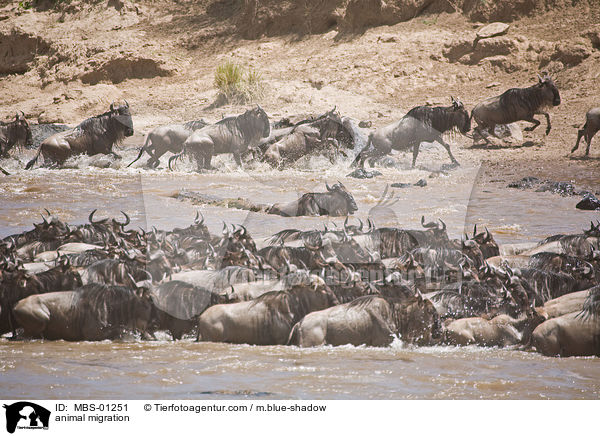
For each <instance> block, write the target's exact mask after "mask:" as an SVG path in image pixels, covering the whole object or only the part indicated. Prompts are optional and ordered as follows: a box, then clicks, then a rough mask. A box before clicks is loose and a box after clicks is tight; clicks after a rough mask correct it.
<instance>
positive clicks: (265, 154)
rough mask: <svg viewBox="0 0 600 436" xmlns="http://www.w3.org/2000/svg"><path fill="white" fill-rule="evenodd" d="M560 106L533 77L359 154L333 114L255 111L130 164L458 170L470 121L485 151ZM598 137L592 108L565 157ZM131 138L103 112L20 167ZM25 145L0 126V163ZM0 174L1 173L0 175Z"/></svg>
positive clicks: (147, 148) (411, 122)
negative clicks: (434, 146)
mask: <svg viewBox="0 0 600 436" xmlns="http://www.w3.org/2000/svg"><path fill="white" fill-rule="evenodd" d="M560 103H561V99H560V94H559V91H558V89H557V87H556V85H555V84H554V82H553V80H552V79H551V78H550V77H548V76H545V77H541V76H540V77H539V81H538V83H536V84H534V85H532V86H530V87H527V88H511V89H509V90H507V91H505V92H504V93H503V94H501V95H499V96H496V97H491V98H488V99H486V100H484V101H483V102H481V103H479V104H477V105H476V106H475V107H474V108H473V110H472V112H471V114H470V115H469V113H468V111H467V110H466V109H465V107H464V105H463V103H462V102H461V101H460V100H458V99H454V98H452V105H451V106H449V107H441V106H440V107H429V106H417V107H414V108H413V109H411V110H410V111H409V112H408V113H407V114H406V115H405V116H404V117H403V118H402V119H400V120H399V121H396V122H394V123H392V124H390V125H387V126H385V127H381V128H379V129H375V130H374V131H372V132H371V133H370V134H369V135H368V138H365V139H366V141H365V142H366V145H364V146H363V144H362V141H359V140H358V138H357V136H359V130H358V129H357V127H356V125H355V124H354V123H353V121H352V120H351V119H350V118H347V117H341V116H340V115H339V113H338V112H337V111H336V110H335V108H334V109H333V110H332V111H330V112H327V113H325V114H324V115H322V116H320V117H315V118H310V119H306V120H301V121H299V122H296V123H291V122H289V120H287V119H284V120H281V121H280V122H278V123H274V124H273V126H271V123H270V122H269V118H268V116H267V114H266V113H265V111H264V110H263V109H262V108H261V107H260V106H257V107H256V108H254V109H250V110H248V111H246V112H245V113H243V114H241V115H239V116H232V117H227V118H224V119H223V120H220V121H219V122H217V123H216V124H212V125H211V124H208V123H207V122H206V121H204V120H197V121H190V122H187V123H184V124H170V125H166V126H160V127H157V128H155V129H154V130H152V131H151V132H150V133H148V135H147V137H146V140H145V143H144V145H143V147H142V148H141V149H140V152H139V155H138V157H137V158H136V159H135V160H134V161H133V162H131V163H130V164H129V165H128V166H130V165H131V164H133V163H134V162H135V161H137V160H138V159H140V158H141V157H142V155H143V154H144V153H147V154H148V155H149V156H150V160H149V161H148V163H147V166H149V167H151V168H156V167H157V166H158V165H159V164H160V160H159V159H160V157H161V156H162V155H164V154H165V153H167V152H171V153H174V155H173V156H172V157H171V158H170V159H169V168H171V166H172V164H173V162H174V161H176V160H177V159H178V158H179V157H181V156H183V155H188V156H190V157H192V158H193V159H195V161H196V163H197V167H198V170H199V171H200V170H206V169H212V168H213V167H212V165H211V159H212V157H213V156H214V155H216V154H225V153H231V154H233V157H234V159H235V161H236V163H237V164H238V165H242V157H243V156H244V155H250V156H251V157H252V158H253V159H258V160H262V161H264V162H267V163H269V164H270V165H272V166H274V167H277V168H283V167H285V166H286V165H289V164H291V163H293V162H295V161H296V160H298V159H299V158H301V157H303V156H305V155H309V154H314V153H319V154H324V155H326V156H327V157H329V158H330V159H331V160H332V161H333V159H335V157H336V156H338V155H340V154H341V155H345V156H348V153H347V150H355V149H356V150H357V154H356V158H355V160H354V163H355V164H359V165H360V166H361V167H362V166H363V165H364V162H365V160H367V159H368V160H369V162H370V163H371V164H372V163H373V162H374V161H375V160H376V159H377V158H379V157H382V156H385V155H386V154H389V153H390V152H391V151H392V150H399V151H410V150H412V152H413V159H412V166H413V167H414V166H415V163H416V160H417V156H418V153H419V148H420V144H421V143H422V142H438V143H440V144H441V145H443V146H444V148H445V149H446V150H447V152H448V155H449V157H450V159H451V161H452V163H453V164H458V162H457V161H456V159H455V158H454V156H453V155H452V152H451V150H450V145H449V144H448V143H447V142H446V141H445V140H444V138H443V135H444V134H445V133H447V132H450V131H457V132H460V133H461V134H464V135H467V134H468V132H469V131H470V130H471V121H472V120H473V119H474V120H475V122H476V123H477V126H476V127H475V128H474V134H473V139H474V140H476V139H477V138H479V137H481V138H483V139H484V140H485V142H486V143H488V144H489V143H490V139H489V137H490V136H495V135H496V132H495V127H496V126H497V125H503V124H509V123H513V122H516V121H528V122H531V123H533V125H532V126H531V127H527V128H526V129H525V130H533V129H535V128H536V127H537V126H538V125H539V124H540V121H538V120H537V119H535V118H534V115H536V114H540V115H544V116H545V117H546V122H547V127H546V135H547V134H549V133H550V129H551V124H550V115H549V114H548V112H547V111H548V108H550V107H552V106H557V105H559V104H560ZM598 130H600V108H593V109H591V110H590V111H588V113H587V114H586V123H585V126H584V127H583V128H582V129H581V130H579V132H578V136H577V143H576V145H575V147H574V148H573V150H572V151H571V152H574V151H575V150H577V148H578V146H579V142H580V140H581V138H582V137H583V138H585V141H586V142H587V148H586V153H585V154H586V156H587V155H588V154H589V149H590V144H591V141H592V138H593V136H594V135H595V134H596V132H597V131H598ZM131 135H133V121H132V117H131V114H130V111H129V104H127V102H126V104H125V105H121V106H117V105H115V104H112V105H111V106H110V110H109V111H108V112H106V113H103V114H101V115H98V116H95V117H92V118H89V119H87V120H85V121H83V122H82V123H81V124H79V125H78V126H77V127H75V128H73V129H70V130H67V131H65V132H60V133H57V134H55V135H52V136H51V137H49V138H46V139H45V140H44V141H43V142H42V144H41V145H40V147H39V150H38V152H37V154H36V156H35V157H34V158H33V159H32V160H31V161H30V162H28V163H27V165H26V168H27V169H29V168H32V167H33V166H34V165H35V163H36V162H37V160H38V158H39V156H40V155H42V156H43V157H44V159H45V161H46V162H47V163H48V164H61V163H63V162H64V161H65V160H66V159H67V158H69V157H70V156H73V155H77V154H88V155H95V154H99V153H103V154H112V155H114V156H115V157H118V155H117V154H116V153H115V152H114V151H113V150H112V148H113V146H114V145H115V144H119V143H120V142H121V141H122V140H123V139H124V138H125V137H128V136H131ZM29 142H31V130H30V129H29V125H28V124H27V121H26V120H25V118H24V115H23V114H22V113H21V114H17V116H16V118H15V121H14V122H12V123H9V124H2V125H0V156H6V155H7V153H8V151H9V150H10V149H11V148H12V147H14V146H15V145H25V144H27V143H29ZM2 172H4V173H5V174H6V171H4V170H2Z"/></svg>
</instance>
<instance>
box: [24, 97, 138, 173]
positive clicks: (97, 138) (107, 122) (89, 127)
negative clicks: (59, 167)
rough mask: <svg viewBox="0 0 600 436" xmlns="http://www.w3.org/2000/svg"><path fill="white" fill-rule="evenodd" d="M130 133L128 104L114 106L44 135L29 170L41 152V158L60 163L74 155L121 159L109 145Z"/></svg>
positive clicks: (29, 163)
mask: <svg viewBox="0 0 600 436" xmlns="http://www.w3.org/2000/svg"><path fill="white" fill-rule="evenodd" d="M132 135H133V121H132V120H131V113H130V112H129V103H127V101H126V102H125V104H124V105H121V106H116V105H115V104H114V103H113V104H111V105H110V110H109V111H108V112H105V113H103V114H101V115H96V116H95V117H92V118H88V119H87V120H85V121H83V122H82V123H81V124H79V125H78V126H77V127H75V128H73V129H70V130H66V131H64V132H61V133H57V134H55V135H52V136H50V137H49V138H46V139H45V140H44V142H42V144H41V145H40V148H39V149H38V152H37V154H36V155H35V157H34V158H33V159H32V160H30V161H29V162H28V163H27V166H26V167H25V168H26V169H30V168H31V167H33V165H34V164H35V163H36V162H37V160H38V158H39V157H40V154H41V155H43V156H44V159H46V160H50V161H53V162H57V163H63V162H64V161H66V160H67V159H68V158H69V157H71V156H74V155H77V154H88V155H90V156H93V155H95V154H112V155H113V156H115V157H117V158H120V156H119V155H118V154H116V153H115V152H114V151H113V149H112V147H113V145H115V144H117V143H119V142H121V141H122V140H123V139H124V138H125V137H127V136H132Z"/></svg>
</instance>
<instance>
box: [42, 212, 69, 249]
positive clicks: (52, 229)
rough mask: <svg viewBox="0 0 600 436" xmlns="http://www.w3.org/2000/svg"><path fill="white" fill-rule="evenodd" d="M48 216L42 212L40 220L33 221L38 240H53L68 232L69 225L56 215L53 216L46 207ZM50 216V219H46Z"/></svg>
mask: <svg viewBox="0 0 600 436" xmlns="http://www.w3.org/2000/svg"><path fill="white" fill-rule="evenodd" d="M46 213H47V214H48V216H47V217H46V215H43V214H42V220H43V221H42V222H41V223H39V224H37V223H34V224H33V226H34V232H35V234H36V238H37V239H38V240H40V241H53V240H55V239H58V238H61V237H64V236H67V235H68V234H69V232H70V229H69V226H68V225H67V224H65V223H63V222H62V221H61V220H59V219H58V218H56V217H53V216H52V215H51V214H50V212H49V211H48V210H47V209H46ZM48 218H50V220H48Z"/></svg>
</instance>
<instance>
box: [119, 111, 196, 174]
mask: <svg viewBox="0 0 600 436" xmlns="http://www.w3.org/2000/svg"><path fill="white" fill-rule="evenodd" d="M207 125H208V123H207V122H206V121H204V120H198V121H189V122H187V123H185V124H168V125H166V126H159V127H156V128H155V129H154V130H152V131H151V132H150V133H148V135H147V136H146V141H145V142H144V146H143V147H142V148H141V149H140V154H138V156H137V157H136V158H135V159H134V160H133V162H131V163H130V164H129V165H127V168H129V167H130V166H131V165H133V163H134V162H136V161H137V160H138V159H139V158H141V157H142V155H143V154H144V152H146V153H148V155H150V160H149V161H148V163H147V165H148V166H149V167H152V168H156V167H157V166H158V165H159V164H160V160H159V159H160V157H161V156H162V155H163V154H165V153H166V152H168V151H169V152H171V153H181V151H182V150H183V143H184V142H185V140H186V139H188V137H189V136H190V135H191V134H192V133H193V132H194V131H195V130H198V129H201V128H203V127H205V126H207Z"/></svg>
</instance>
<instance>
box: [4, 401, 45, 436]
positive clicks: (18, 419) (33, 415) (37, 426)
mask: <svg viewBox="0 0 600 436" xmlns="http://www.w3.org/2000/svg"><path fill="white" fill-rule="evenodd" d="M3 407H4V408H5V409H6V411H5V412H6V431H7V432H9V433H14V432H15V430H16V429H19V430H48V425H49V424H50V411H49V410H48V409H46V408H44V407H42V406H40V405H39V404H35V403H31V402H29V401H19V402H17V403H13V404H10V405H7V404H4V406H3Z"/></svg>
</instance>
